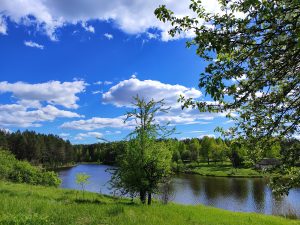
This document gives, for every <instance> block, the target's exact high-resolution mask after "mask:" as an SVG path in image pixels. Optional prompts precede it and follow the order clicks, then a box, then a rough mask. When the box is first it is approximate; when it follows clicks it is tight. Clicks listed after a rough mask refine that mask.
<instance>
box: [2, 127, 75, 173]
mask: <svg viewBox="0 0 300 225" xmlns="http://www.w3.org/2000/svg"><path fill="white" fill-rule="evenodd" d="M0 148H2V149H7V150H9V151H10V152H12V153H13V154H14V155H15V156H16V158H17V159H19V160H27V161H29V162H30V163H32V164H34V165H39V164H42V165H44V166H47V167H52V168H55V167H58V166H61V165H65V164H68V163H72V162H75V152H74V148H73V146H72V144H71V143H70V142H69V141H65V140H63V139H62V138H60V137H59V136H56V135H53V134H48V135H46V134H39V133H36V132H34V131H24V132H20V131H16V132H13V133H9V132H6V131H4V130H0Z"/></svg>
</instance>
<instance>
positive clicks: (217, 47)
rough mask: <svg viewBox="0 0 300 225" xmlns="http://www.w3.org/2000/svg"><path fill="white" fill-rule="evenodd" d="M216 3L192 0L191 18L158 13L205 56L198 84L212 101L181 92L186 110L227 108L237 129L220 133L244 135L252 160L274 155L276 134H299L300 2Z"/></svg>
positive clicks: (161, 10) (281, 136)
mask: <svg viewBox="0 0 300 225" xmlns="http://www.w3.org/2000/svg"><path fill="white" fill-rule="evenodd" d="M219 3H220V4H221V9H222V11H223V12H222V13H217V14H213V13H210V12H208V11H207V10H206V9H205V7H204V6H203V4H202V2H201V1H199V0H191V4H190V7H189V8H190V10H191V11H192V12H191V13H192V14H193V15H195V16H193V17H189V16H180V17H176V16H175V15H174V13H173V12H172V11H170V10H168V9H167V8H166V6H164V5H163V6H160V7H159V8H157V9H156V10H155V14H156V16H157V18H158V19H159V20H161V21H163V22H169V23H170V24H171V26H172V28H171V30H170V31H169V33H170V35H171V36H173V37H174V36H176V35H179V34H182V33H184V32H193V33H194V34H195V37H194V38H193V39H192V40H190V41H188V42H187V47H191V46H195V47H196V53H197V54H198V55H199V56H200V57H201V58H203V59H204V60H206V61H207V66H206V68H205V72H203V73H201V76H200V81H199V88H203V89H204V90H205V92H206V94H209V95H210V96H211V97H212V99H213V100H214V101H215V102H214V104H211V102H209V103H208V102H203V101H201V102H197V101H196V102H195V101H194V100H193V99H185V98H184V97H183V96H182V97H181V98H180V101H181V102H182V103H183V108H184V107H190V106H191V107H197V108H199V110H200V111H209V112H222V113H224V112H225V113H227V116H228V117H229V118H231V119H232V120H234V121H235V126H234V127H232V128H231V129H229V130H226V131H224V130H222V129H221V128H220V129H218V130H219V131H222V132H223V134H224V135H226V136H227V137H230V138H233V139H240V141H241V143H243V145H244V146H246V147H247V148H248V151H249V155H250V158H251V160H252V161H253V163H255V162H257V161H258V160H259V159H260V158H261V157H264V155H265V154H266V152H267V151H268V150H270V149H271V151H275V152H271V153H270V152H269V153H270V154H269V156H273V155H277V153H278V149H276V148H275V149H274V147H272V145H273V143H272V140H273V138H274V137H277V138H278V139H279V140H280V139H281V140H283V139H285V138H290V137H292V136H293V135H295V134H296V135H297V134H299V132H300V126H299V123H300V76H299V74H300V70H299V68H300V54H299V49H300V36H299V23H300V4H299V1H298V0H274V1H256V0H241V1H234V0H226V1H225V0H221V1H219ZM241 15H242V16H241ZM203 21H205V22H204V23H203ZM287 59H288V60H287ZM232 112H234V113H235V116H233V115H232ZM236 115H238V116H236ZM291 151H292V152H294V151H295V150H291ZM205 155H209V154H205ZM288 155H290V154H289V153H288ZM293 166H294V165H291V164H290V163H288V164H285V165H283V166H282V167H281V173H282V174H287V173H289V171H290V170H291V168H292V167H293ZM273 183H274V184H275V183H276V182H275V180H274V181H273ZM287 183H289V182H287ZM292 183H293V182H292ZM282 184H283V183H281V184H279V185H282Z"/></svg>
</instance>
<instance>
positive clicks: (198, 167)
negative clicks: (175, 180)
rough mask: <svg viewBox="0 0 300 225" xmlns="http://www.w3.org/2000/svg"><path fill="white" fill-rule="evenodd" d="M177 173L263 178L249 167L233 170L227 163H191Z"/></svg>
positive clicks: (261, 174)
mask: <svg viewBox="0 0 300 225" xmlns="http://www.w3.org/2000/svg"><path fill="white" fill-rule="evenodd" d="M178 172H179V173H188V174H198V175H201V176H212V177H243V178H260V177H264V176H265V175H266V174H263V173H261V172H259V171H257V170H254V169H253V168H251V167H241V168H233V167H232V165H231V164H230V163H228V162H226V163H223V164H219V163H218V164H214V163H210V164H207V163H191V164H184V166H183V167H182V168H180V169H179V171H178Z"/></svg>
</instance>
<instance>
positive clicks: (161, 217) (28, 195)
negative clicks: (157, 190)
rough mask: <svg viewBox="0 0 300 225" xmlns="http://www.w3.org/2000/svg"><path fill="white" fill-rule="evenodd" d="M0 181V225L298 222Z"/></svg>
mask: <svg viewBox="0 0 300 225" xmlns="http://www.w3.org/2000/svg"><path fill="white" fill-rule="evenodd" d="M80 198H81V195H80V194H79V193H78V192H76V191H72V190H66V189H57V188H50V187H42V186H30V185H26V184H14V183H7V182H0V224H32V225H33V224H34V225H35V224H41V225H47V224H53V225H60V224H61V225H69V224H91V225H92V224H95V225H96V224H97V225H100V224H113V225H118V224H126V225H129V224H138V225H140V224H142V225H148V224H149V225H150V224H151V225H152V224H153V225H157V224H159V225H164V224H166V225H167V224H168V225H169V224H174V225H196V224H197V225H250V224H251V225H256V224H257V225H267V224H270V225H279V224H282V225H284V224H290V225H296V224H298V225H300V221H299V220H288V219H284V218H281V217H275V216H266V215H261V214H255V213H237V212H230V211H226V210H221V209H216V208H211V207H206V206H202V205H199V206H184V205H178V204H169V205H161V204H159V203H155V204H154V205H152V206H143V205H140V204H138V203H135V204H131V203H130V200H128V199H116V198H113V197H109V196H103V195H98V194H95V193H86V194H85V200H80Z"/></svg>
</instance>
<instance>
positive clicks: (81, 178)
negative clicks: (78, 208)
mask: <svg viewBox="0 0 300 225" xmlns="http://www.w3.org/2000/svg"><path fill="white" fill-rule="evenodd" d="M90 177H91V176H90V175H88V174H86V173H77V174H76V184H78V185H80V187H81V191H82V198H83V199H84V192H85V186H86V185H87V184H89V178H90Z"/></svg>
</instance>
